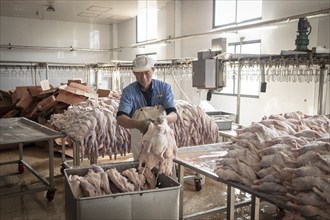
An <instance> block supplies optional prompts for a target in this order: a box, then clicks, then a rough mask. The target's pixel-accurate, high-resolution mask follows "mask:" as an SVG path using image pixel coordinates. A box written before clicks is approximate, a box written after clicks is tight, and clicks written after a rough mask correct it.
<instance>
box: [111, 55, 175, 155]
mask: <svg viewBox="0 0 330 220" xmlns="http://www.w3.org/2000/svg"><path fill="white" fill-rule="evenodd" d="M154 64H155V61H154V60H153V59H152V58H151V57H148V56H138V57H136V58H135V59H134V61H133V73H134V75H135V77H136V81H135V82H133V83H131V84H129V85H128V86H127V87H125V88H124V89H123V92H122V95H121V99H120V104H119V108H118V112H117V123H118V124H119V125H121V126H123V127H125V128H136V129H138V130H139V131H140V132H139V135H137V134H136V132H135V131H134V129H132V130H131V137H132V138H131V151H132V152H133V158H134V160H138V157H139V154H140V152H141V149H139V147H140V146H139V144H138V143H137V142H138V141H139V140H140V138H141V134H145V133H146V132H147V130H148V126H149V123H150V122H151V121H152V120H156V119H157V117H158V116H160V115H162V114H163V115H166V118H167V122H168V123H173V122H175V121H176V119H177V114H176V108H175V103H174V97H173V92H172V89H171V86H170V84H168V83H166V82H164V81H161V80H157V79H153V78H152V76H153V74H154V71H155V67H154ZM160 108H161V110H160V111H159V109H160ZM143 109H148V110H147V112H152V113H151V114H145V115H148V117H144V118H138V117H134V116H135V114H134V113H136V112H137V110H143ZM155 112H160V113H159V114H158V113H156V114H154V113H155ZM134 132H135V133H134Z"/></svg>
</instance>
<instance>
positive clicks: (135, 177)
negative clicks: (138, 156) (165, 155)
mask: <svg viewBox="0 0 330 220" xmlns="http://www.w3.org/2000/svg"><path fill="white" fill-rule="evenodd" d="M121 174H122V175H123V176H125V177H127V178H128V180H129V181H130V182H131V183H133V185H134V186H135V190H139V189H140V188H141V186H142V185H143V184H144V182H142V181H144V179H145V178H144V177H143V175H142V174H139V173H138V171H137V170H136V168H130V169H127V170H124V171H123V172H122V173H121Z"/></svg>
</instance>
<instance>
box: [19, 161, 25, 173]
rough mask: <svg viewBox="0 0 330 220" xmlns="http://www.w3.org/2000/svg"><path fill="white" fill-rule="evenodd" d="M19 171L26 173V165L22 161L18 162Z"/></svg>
mask: <svg viewBox="0 0 330 220" xmlns="http://www.w3.org/2000/svg"><path fill="white" fill-rule="evenodd" d="M18 172H19V173H24V165H23V164H22V163H19V164H18Z"/></svg>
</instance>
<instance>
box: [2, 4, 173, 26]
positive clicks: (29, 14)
mask: <svg viewBox="0 0 330 220" xmlns="http://www.w3.org/2000/svg"><path fill="white" fill-rule="evenodd" d="M170 1H174V0H104V1H88V0H82V1H75V0H40V1H39V0H37V1H30V0H17V1H16V0H0V15H1V16H9V17H20V18H36V19H48V20H62V21H73V22H83V23H94V24H115V23H121V22H123V21H126V20H129V19H131V18H134V17H135V16H136V15H137V14H138V13H140V12H142V11H143V10H145V9H146V2H147V4H148V9H159V8H162V7H164V6H166V4H167V3H168V2H170ZM49 6H52V7H53V8H54V9H55V11H47V8H48V7H49Z"/></svg>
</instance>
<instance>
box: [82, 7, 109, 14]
mask: <svg viewBox="0 0 330 220" xmlns="http://www.w3.org/2000/svg"><path fill="white" fill-rule="evenodd" d="M111 9H112V8H108V7H101V6H90V7H88V8H86V9H85V10H86V11H93V12H101V13H105V12H107V11H110V10H111Z"/></svg>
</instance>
